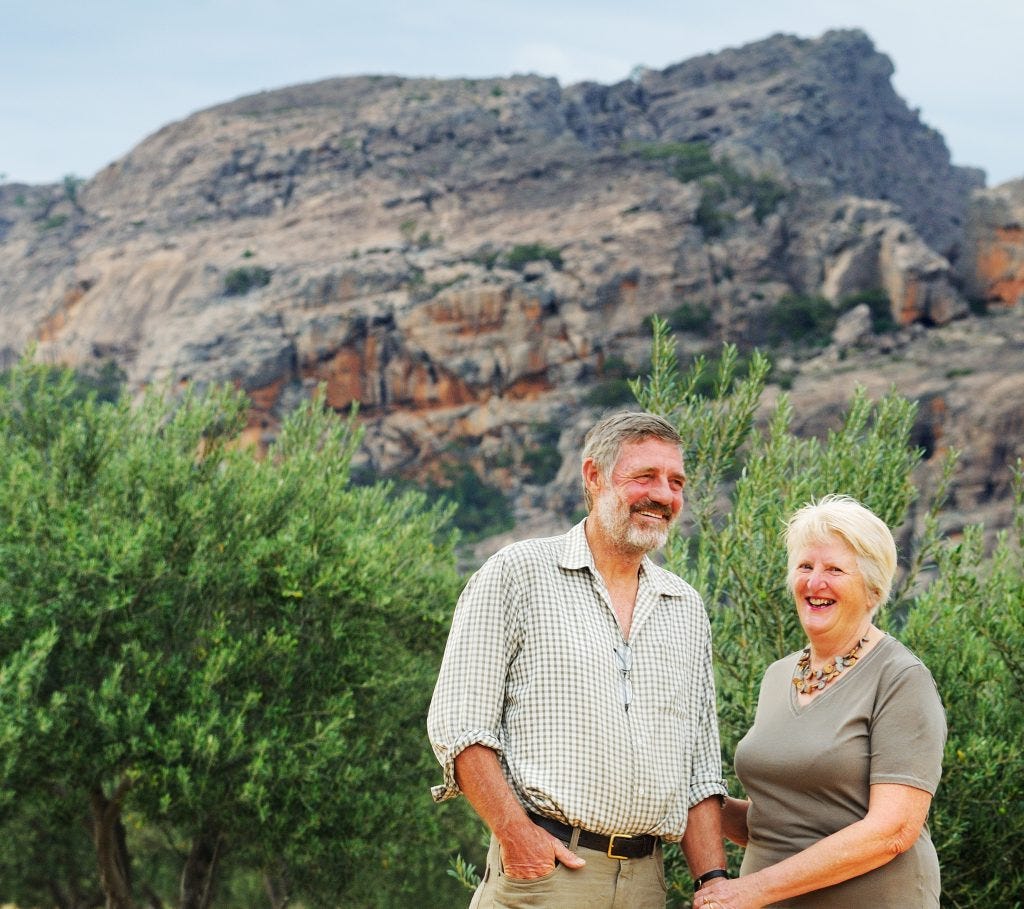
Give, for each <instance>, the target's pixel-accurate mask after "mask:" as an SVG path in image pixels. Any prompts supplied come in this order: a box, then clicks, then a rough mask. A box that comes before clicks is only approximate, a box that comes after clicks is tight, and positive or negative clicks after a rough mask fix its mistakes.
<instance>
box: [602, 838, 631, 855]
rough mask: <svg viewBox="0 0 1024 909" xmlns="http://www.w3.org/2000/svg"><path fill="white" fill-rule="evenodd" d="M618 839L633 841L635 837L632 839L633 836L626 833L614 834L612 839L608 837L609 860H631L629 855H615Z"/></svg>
mask: <svg viewBox="0 0 1024 909" xmlns="http://www.w3.org/2000/svg"><path fill="white" fill-rule="evenodd" d="M616 839H620V840H631V839H633V837H632V835H630V834H626V833H613V834H612V835H611V836H610V837H608V852H607V853H606V854H607V856H608V858H610V859H619V861H622V859H628V858H629V856H628V855H617V854H616V853H615V840H616Z"/></svg>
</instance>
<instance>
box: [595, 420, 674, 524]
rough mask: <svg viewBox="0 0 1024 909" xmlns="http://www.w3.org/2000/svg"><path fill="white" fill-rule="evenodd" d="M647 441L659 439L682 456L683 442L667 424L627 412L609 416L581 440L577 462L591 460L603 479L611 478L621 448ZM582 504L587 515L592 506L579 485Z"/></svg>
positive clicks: (664, 421) (596, 424) (665, 421)
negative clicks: (581, 493)
mask: <svg viewBox="0 0 1024 909" xmlns="http://www.w3.org/2000/svg"><path fill="white" fill-rule="evenodd" d="M647 439H660V440H661V441H663V442H670V443H671V444H673V445H678V446H679V448H680V454H681V453H682V447H683V440H682V439H681V438H680V436H679V432H678V431H677V430H676V428H675V426H673V425H672V424H671V423H669V421H668V420H666V419H665V418H664V417H659V416H657V415H656V414H653V413H646V412H645V411H634V410H627V411H621V412H619V413H613V414H612V415H611V416H608V417H605V418H604V419H603V420H601V421H600V422H599V423H595V424H594V426H592V427H591V429H590V431H589V432H588V433H587V435H586V437H585V438H584V439H583V455H582V457H581V462H582V461H586V460H587V459H588V458H591V459H593V461H594V463H595V464H596V465H597V467H598V470H600V471H601V474H602V475H603V476H605V477H608V476H611V472H612V469H613V468H614V467H615V465H616V464H617V463H618V460H619V455H620V454H621V453H622V446H623V444H625V443H627V442H643V441H646V440H647ZM583 501H584V502H585V503H586V506H587V511H590V510H591V508H593V506H594V502H593V496H591V494H590V490H589V489H587V484H586V483H584V484H583Z"/></svg>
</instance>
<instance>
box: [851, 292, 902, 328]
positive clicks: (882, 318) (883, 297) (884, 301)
mask: <svg viewBox="0 0 1024 909" xmlns="http://www.w3.org/2000/svg"><path fill="white" fill-rule="evenodd" d="M861 303H866V304H867V305H868V308H869V309H870V310H871V330H872V331H873V332H874V333H875V334H878V335H884V334H887V333H888V332H891V331H895V330H896V329H897V328H899V325H897V323H896V320H895V319H894V318H893V315H892V301H891V300H890V299H889V295H888V294H887V293H886V292H885V291H884V290H864V291H861V292H860V293H856V294H852V295H851V296H849V297H844V298H843V299H842V300H841V301H840V303H839V310H840V312H849V311H850V310H851V309H853V308H854V307H855V306H859V305H860V304H861Z"/></svg>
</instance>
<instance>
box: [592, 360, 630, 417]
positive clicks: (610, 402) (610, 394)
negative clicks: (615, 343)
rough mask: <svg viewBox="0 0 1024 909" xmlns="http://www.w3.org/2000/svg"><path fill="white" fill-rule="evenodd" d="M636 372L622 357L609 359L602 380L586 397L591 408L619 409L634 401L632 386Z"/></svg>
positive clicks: (602, 372) (604, 365)
mask: <svg viewBox="0 0 1024 909" xmlns="http://www.w3.org/2000/svg"><path fill="white" fill-rule="evenodd" d="M637 372H638V371H637V370H634V369H632V368H631V367H630V365H629V364H628V363H627V362H626V361H625V360H623V359H622V358H621V357H608V358H607V359H606V360H605V361H604V364H603V365H602V367H601V379H600V381H599V382H598V383H597V384H595V385H594V386H593V387H592V388H590V389H589V390H588V391H587V393H586V395H585V396H584V399H583V400H584V403H586V404H587V405H588V406H589V407H618V406H620V405H622V404H628V403H629V402H630V401H632V400H633V389H632V387H631V386H630V381H631V378H630V377H631V376H636V374H637Z"/></svg>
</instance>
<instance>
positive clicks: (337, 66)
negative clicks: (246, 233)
mask: <svg viewBox="0 0 1024 909" xmlns="http://www.w3.org/2000/svg"><path fill="white" fill-rule="evenodd" d="M848 27H857V28H862V29H864V31H866V32H867V33H868V35H869V36H870V37H871V38H872V40H873V41H874V43H875V46H876V47H877V48H878V49H879V50H880V51H882V52H883V53H886V54H888V55H889V57H890V58H891V59H892V61H893V63H894V64H895V66H896V75H895V77H894V83H895V86H896V90H897V91H898V92H899V93H900V95H902V96H903V98H904V99H906V101H907V103H908V104H910V106H911V107H916V108H920V110H921V115H922V118H923V119H924V121H925V122H926V123H927V124H928V125H929V126H932V127H934V128H935V129H937V130H938V131H939V132H941V133H942V134H943V136H944V137H945V139H946V142H947V145H948V146H949V147H950V150H951V152H952V155H953V160H954V162H955V163H957V164H966V165H973V166H977V167H982V168H984V169H985V170H986V171H987V173H988V178H989V184H990V185H992V184H995V183H999V182H1002V181H1004V180H1007V179H1010V178H1013V177H1021V176H1024V109H1022V108H1024V105H1022V103H1021V102H1022V100H1024V50H1022V48H1024V2H1022V0H972V2H970V3H968V2H964V0H958V2H952V0H885V2H883V0H696V2H694V0H618V2H609V0H515V2H507V0H505V2H501V0H499V2H487V0H476V2H470V0H419V2H413V0H410V2H402V0H358V2H356V0H333V2H329V0H166V2H157V0H0V174H4V175H6V180H8V181H14V182H27V183H42V182H55V181H59V180H60V179H61V178H62V177H63V176H64V175H66V174H76V175H78V176H82V177H90V176H92V175H93V174H94V173H95V172H96V171H97V170H99V169H100V168H102V167H103V166H105V165H106V164H108V163H109V162H110V161H113V160H115V159H117V158H119V157H121V156H122V155H124V154H125V153H126V152H127V151H128V150H129V149H130V148H132V147H133V146H134V145H135V144H137V143H138V142H139V141H141V140H142V139H143V138H145V137H146V136H147V135H149V134H150V133H153V132H155V131H156V130H157V129H159V128H160V127H162V126H164V125H165V124H167V123H169V122H171V121H173V120H179V119H181V118H183V117H185V116H187V115H188V114H190V113H193V112H195V111H197V110H201V109H202V108H205V107H209V106H211V105H214V104H218V103H220V102H223V101H229V100H231V99H233V98H237V97H239V96H241V95H247V94H251V93H253V92H257V91H261V90H264V89H272V88H279V87H281V86H285V85H291V84H295V83H299V82H308V81H313V80H316V79H323V78H327V77H330V76H338V75H351V74H363V73H396V74H401V75H409V76H438V77H455V76H470V77H473V76H475V77H482V76H506V75H511V74H512V73H516V72H538V73H542V74H544V75H552V76H556V77H558V79H559V80H560V81H561V82H562V83H563V84H568V83H571V82H576V81H580V80H582V79H593V80H595V81H598V82H605V83H612V82H618V81H620V80H621V79H624V78H626V77H627V76H628V74H629V72H630V70H631V69H632V68H633V67H634V66H636V65H638V64H642V65H644V66H650V67H657V68H661V67H664V66H667V65H669V64H672V63H677V62H679V61H681V60H685V59H687V58H689V57H693V56H696V55H698V54H702V53H707V52H710V51H716V50H720V49H722V48H723V47H735V46H738V45H740V44H745V43H747V42H749V41H754V40H758V39H760V38H764V37H767V36H768V35H770V34H773V33H775V32H780V31H781V32H788V33H792V34H797V35H800V36H803V37H816V36H818V35H820V34H821V33H823V32H824V31H827V30H828V29H830V28H848Z"/></svg>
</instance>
